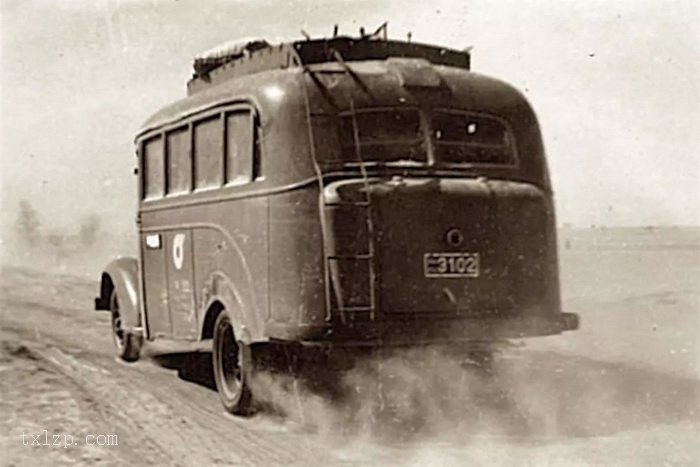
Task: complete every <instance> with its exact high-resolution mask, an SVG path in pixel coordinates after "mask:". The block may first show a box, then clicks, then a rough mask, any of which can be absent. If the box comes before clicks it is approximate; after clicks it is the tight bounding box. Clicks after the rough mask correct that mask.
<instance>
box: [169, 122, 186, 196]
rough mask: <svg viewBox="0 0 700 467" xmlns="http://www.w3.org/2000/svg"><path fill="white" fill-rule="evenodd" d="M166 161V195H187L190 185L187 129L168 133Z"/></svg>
mask: <svg viewBox="0 0 700 467" xmlns="http://www.w3.org/2000/svg"><path fill="white" fill-rule="evenodd" d="M166 158H167V160H168V164H167V166H168V173H167V176H166V178H167V193H168V194H169V195H173V194H181V193H189V191H190V189H191V184H192V166H191V164H190V132H189V128H188V127H183V128H178V129H176V130H173V131H169V132H168V133H167V136H166Z"/></svg>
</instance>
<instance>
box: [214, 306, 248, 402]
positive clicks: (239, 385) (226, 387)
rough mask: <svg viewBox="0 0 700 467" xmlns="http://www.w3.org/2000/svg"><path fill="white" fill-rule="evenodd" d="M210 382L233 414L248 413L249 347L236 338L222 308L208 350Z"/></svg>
mask: <svg viewBox="0 0 700 467" xmlns="http://www.w3.org/2000/svg"><path fill="white" fill-rule="evenodd" d="M212 363H213V367H214V381H215V382H216V389H217V390H218V391H219V397H220V398H221V402H222V403H223V405H224V407H225V408H226V410H227V411H229V412H231V413H232V414H235V415H249V414H250V413H251V409H252V399H253V397H252V394H251V392H250V375H251V365H252V358H251V351H250V347H249V346H247V345H245V344H243V343H241V342H238V341H236V336H234V333H233V326H232V325H231V320H230V319H229V317H228V314H227V313H226V312H225V311H223V312H221V313H220V314H219V316H218V317H217V318H216V323H215V324H214V348H213V352H212Z"/></svg>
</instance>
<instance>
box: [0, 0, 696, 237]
mask: <svg viewBox="0 0 700 467" xmlns="http://www.w3.org/2000/svg"><path fill="white" fill-rule="evenodd" d="M698 5H700V2H696V1H693V0H688V1H672V0H667V1H661V0H646V1H633V0H624V1H620V0H608V1H597V0H590V1H558V0H523V1H510V0H508V1H505V0H504V1H477V0H473V1H446V0H437V1H436V0H431V1H425V2H407V1H405V0H403V1H398V0H388V1H381V0H371V1H370V0H358V1H350V0H331V1H311V0H289V1H272V0H259V1H251V0H246V1H243V0H240V1H233V0H229V1H223V0H208V1H207V0H202V1H187V0H179V1H177V0H158V1H155V0H153V1H149V0H138V1H137V0H128V1H127V0H121V1H118V0H101V1H100V0H97V1H93V0H89V1H87V0H86V1H78V0H75V1H71V0H54V1H50V0H2V2H1V3H0V18H1V23H0V25H1V38H2V46H1V49H0V57H1V58H0V60H1V62H0V63H1V65H2V66H1V76H0V108H1V119H0V123H1V124H0V131H1V133H0V142H1V145H0V154H1V159H0V173H2V176H1V177H2V178H1V179H0V181H1V184H2V191H1V196H2V200H1V202H2V214H3V215H2V218H3V227H8V226H9V225H10V224H11V223H12V222H13V219H14V217H15V216H16V212H17V206H18V205H19V202H20V200H22V199H26V200H28V201H30V202H31V203H32V204H33V205H34V207H35V208H36V210H37V211H38V213H39V216H40V218H41V220H42V223H43V224H44V225H49V226H52V228H62V229H71V228H74V227H75V226H77V225H78V223H79V222H80V219H82V218H84V217H85V216H87V215H89V214H92V213H97V214H98V215H99V216H100V217H101V218H102V219H103V225H107V226H108V227H109V228H110V230H112V231H113V232H116V233H122V232H123V233H127V232H133V231H134V223H133V221H134V218H135V206H136V185H135V181H136V180H135V177H134V175H133V174H132V170H133V167H134V166H135V158H134V155H133V153H134V150H133V146H132V141H133V137H134V134H135V132H136V129H137V128H138V127H139V125H140V124H141V123H142V122H143V121H144V120H145V119H146V118H147V117H148V115H149V114H151V113H153V112H155V111H156V110H158V109H159V108H160V107H162V106H164V105H166V104H168V103H169V102H171V101H173V100H175V99H179V98H182V97H184V96H185V91H186V88H185V83H186V81H187V79H188V77H189V76H190V74H191V62H192V57H193V56H194V55H196V54H197V53H199V52H201V51H204V50H207V49H209V48H211V47H213V46H216V45H217V44H220V43H223V42H227V41H230V40H233V39H236V38H240V37H251V36H253V37H266V38H279V37H283V38H284V37H287V38H293V39H295V38H300V37H301V33H300V30H302V29H304V30H305V31H307V32H308V33H310V34H311V35H312V36H324V35H330V34H331V32H332V29H333V25H334V24H338V25H339V27H340V32H341V33H352V34H356V33H357V31H358V29H359V27H360V26H365V27H366V29H368V30H371V29H373V28H374V27H376V26H378V25H379V24H381V23H383V22H384V21H389V36H390V37H391V38H404V37H406V34H407V33H408V32H409V31H410V32H412V37H413V40H414V41H419V42H428V43H437V44H441V45H446V46H450V47H455V48H464V47H468V46H471V47H473V50H472V54H473V55H472V68H473V70H474V71H477V72H479V73H483V74H487V75H492V76H495V77H497V78H500V79H503V80H505V81H507V82H509V83H511V84H513V85H514V86H516V87H517V88H519V89H520V90H522V91H523V92H524V93H525V95H526V96H527V97H528V99H529V100H530V102H531V104H532V105H533V107H534V108H535V111H536V112H537V114H538V117H539V119H540V122H541V125H542V131H543V136H544V141H545V147H546V150H547V154H548V157H549V164H550V170H551V176H552V181H553V184H554V189H555V197H556V203H557V210H558V211H557V212H558V220H559V223H560V224H563V223H569V224H573V225H576V226H589V225H592V224H595V225H608V226H627V225H651V224H663V225H671V224H675V225H700V188H699V187H700V157H699V153H698V151H699V149H700V136H699V135H700V131H698V128H699V127H700V65H699V63H700V6H698ZM5 230H7V229H5Z"/></svg>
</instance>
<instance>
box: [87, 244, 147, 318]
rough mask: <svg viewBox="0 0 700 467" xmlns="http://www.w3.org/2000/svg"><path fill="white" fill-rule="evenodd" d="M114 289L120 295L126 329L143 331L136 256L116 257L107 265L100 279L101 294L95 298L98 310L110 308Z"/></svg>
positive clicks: (121, 313)
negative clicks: (110, 299)
mask: <svg viewBox="0 0 700 467" xmlns="http://www.w3.org/2000/svg"><path fill="white" fill-rule="evenodd" d="M114 289H116V291H117V296H118V297H119V314H120V315H121V318H122V326H123V327H124V330H126V331H127V332H136V331H141V330H142V326H141V303H140V301H139V263H138V261H137V260H136V259H135V258H127V257H120V258H116V259H114V260H113V261H111V262H110V263H109V264H108V265H107V266H106V267H105V269H104V271H103V272H102V279H101V281H100V296H99V297H97V298H96V299H95V309H96V310H109V298H110V294H111V293H112V290H114Z"/></svg>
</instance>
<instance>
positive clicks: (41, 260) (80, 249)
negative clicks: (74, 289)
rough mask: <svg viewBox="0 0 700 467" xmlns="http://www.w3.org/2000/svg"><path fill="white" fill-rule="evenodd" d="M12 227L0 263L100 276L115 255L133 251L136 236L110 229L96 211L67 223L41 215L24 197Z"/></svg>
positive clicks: (134, 250) (7, 235) (1, 249)
mask: <svg viewBox="0 0 700 467" xmlns="http://www.w3.org/2000/svg"><path fill="white" fill-rule="evenodd" d="M16 212H17V214H16V217H15V218H14V220H12V219H10V221H9V222H7V224H8V225H9V226H11V229H7V230H8V233H7V234H6V235H3V237H2V244H1V247H2V248H0V253H1V254H2V258H1V261H0V263H1V264H2V265H3V266H19V267H24V268H30V269H34V270H42V271H45V272H56V273H70V274H71V275H76V276H83V277H89V278H93V279H94V278H95V277H99V274H100V272H101V271H102V268H103V267H104V265H105V264H107V263H108V262H109V261H110V260H112V259H113V258H114V257H116V256H122V255H131V256H135V253H136V243H135V242H136V240H135V236H131V235H124V234H120V233H118V232H113V231H112V230H111V228H110V225H109V224H105V223H104V222H103V218H102V217H101V216H100V215H99V214H98V213H97V212H88V213H87V214H85V215H83V216H82V217H80V218H78V219H75V221H74V222H72V223H70V224H69V225H68V226H65V225H64V226H59V225H58V223H57V222H56V219H54V218H53V217H52V216H47V215H42V214H41V213H40V210H39V209H37V208H36V207H35V205H34V204H33V203H32V202H30V201H29V200H27V199H22V200H20V201H19V203H18V208H17V211H16Z"/></svg>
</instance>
